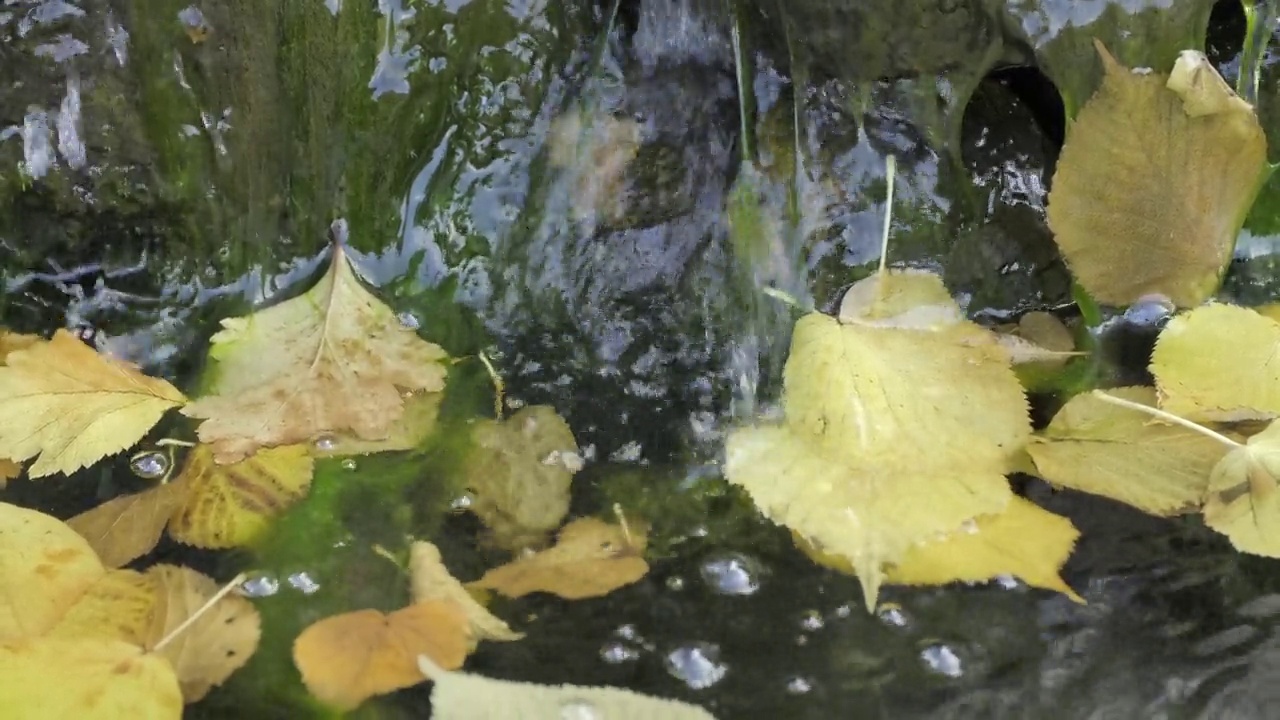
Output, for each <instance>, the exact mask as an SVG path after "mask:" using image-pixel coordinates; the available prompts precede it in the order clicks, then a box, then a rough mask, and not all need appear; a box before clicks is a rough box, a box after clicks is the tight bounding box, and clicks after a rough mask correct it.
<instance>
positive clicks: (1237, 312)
mask: <svg viewBox="0 0 1280 720" xmlns="http://www.w3.org/2000/svg"><path fill="white" fill-rule="evenodd" d="M1277 348H1280V322H1277V321H1276V320H1273V319H1271V318H1269V317H1264V316H1263V315H1260V314H1259V313H1257V312H1254V311H1253V310H1250V309H1249V308H1242V307H1237V306H1234V305H1223V304H1217V303H1213V304H1209V305H1206V306H1204V307H1200V308H1196V309H1195V310H1191V311H1189V312H1184V313H1181V314H1179V315H1177V316H1176V317H1174V318H1173V319H1171V320H1170V321H1169V323H1168V324H1167V325H1165V327H1164V329H1163V330H1161V331H1160V336H1159V338H1158V339H1157V340H1156V347H1155V351H1154V352H1153V353H1152V354H1151V374H1152V375H1154V376H1155V378H1156V386H1157V387H1158V388H1159V389H1160V407H1161V409H1163V410H1166V411H1168V412H1171V413H1173V414H1174V415H1178V416H1181V417H1184V418H1187V419H1188V420H1198V421H1204V420H1219V421H1233V420H1258V419H1270V418H1274V417H1278V416H1280V363H1277V362H1276V361H1275V360H1276V350H1277Z"/></svg>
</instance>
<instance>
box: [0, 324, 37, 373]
mask: <svg viewBox="0 0 1280 720" xmlns="http://www.w3.org/2000/svg"><path fill="white" fill-rule="evenodd" d="M42 340H43V338H41V337H40V336H39V335H27V334H25V333H16V332H10V331H8V330H5V329H3V328H0V365H4V364H5V358H7V357H9V353H11V352H14V351H16V350H25V349H26V348H29V347H31V346H32V345H35V344H36V343H38V342H41V341H42Z"/></svg>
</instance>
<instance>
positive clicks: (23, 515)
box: [0, 503, 106, 708]
mask: <svg viewBox="0 0 1280 720" xmlns="http://www.w3.org/2000/svg"><path fill="white" fill-rule="evenodd" d="M105 573H106V569H105V568H103V567H102V563H100V562H98V557H97V556H96V555H94V554H93V549H92V548H90V547H89V544H88V543H87V542H85V540H84V538H82V537H80V536H79V535H77V534H76V533H75V531H74V530H72V529H71V528H69V527H67V526H66V525H64V524H62V523H61V522H59V521H58V520H57V519H56V518H53V517H50V516H48V515H45V514H44V513H40V512H36V511H35V510H28V509H26V508H21V507H18V506H17V505H10V504H9V503H0V587H2V588H3V591H0V642H6V641H9V640H16V639H19V638H24V637H32V636H35V635H40V634H41V633H44V632H45V631H46V630H48V629H49V628H51V627H53V626H54V624H56V623H57V622H58V620H59V619H61V618H62V616H63V615H65V614H66V612H67V610H68V609H70V608H71V606H72V605H74V604H75V603H76V601H77V600H79V599H80V596H81V595H83V594H84V592H85V590H87V589H88V588H89V587H90V586H92V585H93V584H94V583H95V582H97V581H98V579H99V578H101V577H102V576H103V575H104V574H105ZM2 707H4V705H3V704H0V708H2Z"/></svg>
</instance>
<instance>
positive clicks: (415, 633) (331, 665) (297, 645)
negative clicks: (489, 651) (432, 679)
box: [293, 600, 468, 710]
mask: <svg viewBox="0 0 1280 720" xmlns="http://www.w3.org/2000/svg"><path fill="white" fill-rule="evenodd" d="M467 645H468V632H467V618H466V615H465V614H464V613H463V611H462V609H461V608H460V607H458V606H457V605H455V604H454V603H452V602H448V601H443V600H433V601H429V602H423V603H415V604H413V605H410V606H409V607H407V608H404V609H402V610H397V611H396V612H393V613H391V614H389V615H384V614H383V613H380V612H378V611H377V610H358V611H356V612H349V613H343V614H341V615H334V616H332V617H327V618H325V619H323V620H320V621H319V622H316V623H314V624H312V625H310V626H308V627H307V628H306V629H305V630H303V631H302V633H301V634H300V635H298V639H297V640H295V641H294V643H293V663H294V665H296V666H297V668H298V672H300V673H301V674H302V682H303V683H305V684H306V686H307V689H308V690H310V691H311V694H312V695H315V696H316V697H317V698H319V699H320V700H321V701H323V702H325V703H327V704H329V705H332V706H333V707H335V708H338V709H340V710H350V709H353V708H355V707H356V706H358V705H359V704H360V703H362V702H364V701H365V700H367V699H369V698H370V697H373V696H374V695H382V694H384V693H389V692H392V691H393V690H399V689H400V688H406V687H409V686H411V685H417V684H418V683H420V682H422V681H423V680H425V679H426V678H425V677H423V675H422V673H421V672H420V671H419V670H418V660H417V658H418V656H419V655H427V656H429V657H430V658H431V659H432V660H433V661H434V662H435V663H436V664H438V665H440V666H442V667H445V668H449V669H453V668H459V667H462V661H463V660H465V659H466V657H467Z"/></svg>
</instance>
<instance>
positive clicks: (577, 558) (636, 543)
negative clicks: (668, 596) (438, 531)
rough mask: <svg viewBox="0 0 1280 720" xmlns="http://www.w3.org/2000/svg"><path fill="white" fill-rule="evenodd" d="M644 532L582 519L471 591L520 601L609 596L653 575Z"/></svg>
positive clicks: (490, 574) (488, 575)
mask: <svg viewBox="0 0 1280 720" xmlns="http://www.w3.org/2000/svg"><path fill="white" fill-rule="evenodd" d="M645 543H646V535H645V532H644V529H643V528H624V527H622V526H619V525H610V524H608V523H606V522H604V521H602V520H598V519H596V518H580V519H578V520H574V521H573V522H571V523H569V524H568V525H565V526H564V528H563V529H561V530H560V535H559V537H558V538H557V539H556V544H555V546H554V547H550V548H547V549H546V550H543V551H541V552H537V553H533V554H532V555H527V556H525V557H522V558H519V559H518V560H514V561H512V562H510V563H507V564H506V565H503V566H501V567H496V568H494V569H492V570H490V571H489V572H487V573H485V574H484V577H482V578H480V579H479V580H477V581H475V582H473V583H470V584H469V587H473V588H482V589H487V590H496V591H498V592H500V593H502V594H503V595H506V596H507V597H513V598H518V597H522V596H524V595H528V594H529V593H534V592H548V593H551V594H553V595H559V596H560V597H562V598H566V599H568V600H580V599H582V598H589V597H599V596H601V595H607V594H609V593H611V592H613V591H614V590H617V589H618V588H620V587H623V586H624V585H630V584H631V583H634V582H636V581H638V580H639V579H640V578H642V577H644V576H645V575H646V574H647V573H648V572H649V564H648V563H646V562H645V561H644V557H643V553H644V547H645Z"/></svg>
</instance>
